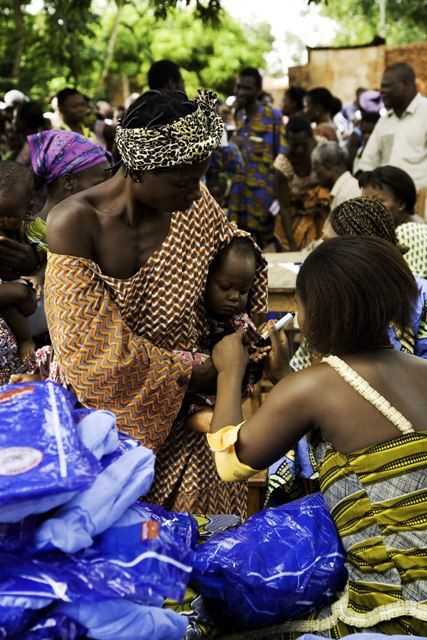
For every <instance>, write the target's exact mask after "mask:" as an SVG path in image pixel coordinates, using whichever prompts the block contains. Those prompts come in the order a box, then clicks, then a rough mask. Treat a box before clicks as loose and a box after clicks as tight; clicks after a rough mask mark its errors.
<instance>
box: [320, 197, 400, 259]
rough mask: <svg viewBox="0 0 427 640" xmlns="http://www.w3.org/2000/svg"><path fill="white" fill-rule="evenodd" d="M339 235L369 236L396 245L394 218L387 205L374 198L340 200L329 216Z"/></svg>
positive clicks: (333, 227)
mask: <svg viewBox="0 0 427 640" xmlns="http://www.w3.org/2000/svg"><path fill="white" fill-rule="evenodd" d="M329 222H330V224H331V227H332V229H333V230H334V231H335V233H336V234H337V235H339V236H371V237H374V238H382V239H383V240H387V241H388V242H391V244H394V246H395V247H397V246H398V241H397V238H396V232H395V230H394V220H393V216H392V215H391V213H390V211H389V210H388V209H387V207H386V206H385V205H384V204H383V203H382V202H379V200H375V199H374V198H363V197H359V198H353V199H352V200H347V201H346V202H342V203H341V204H340V205H338V207H335V209H333V210H332V212H331V214H330V216H329Z"/></svg>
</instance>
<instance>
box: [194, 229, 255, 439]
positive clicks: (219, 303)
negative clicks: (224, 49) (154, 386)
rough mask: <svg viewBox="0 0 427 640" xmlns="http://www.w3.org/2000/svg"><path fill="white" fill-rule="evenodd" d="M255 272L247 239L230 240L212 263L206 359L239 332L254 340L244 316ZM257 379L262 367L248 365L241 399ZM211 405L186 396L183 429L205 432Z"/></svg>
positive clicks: (210, 400) (251, 326)
mask: <svg viewBox="0 0 427 640" xmlns="http://www.w3.org/2000/svg"><path fill="white" fill-rule="evenodd" d="M255 269H256V257H255V251H254V248H253V245H252V243H251V241H250V240H249V238H247V237H237V238H234V239H233V240H232V241H231V242H230V243H229V244H228V245H227V246H226V247H224V248H223V249H221V250H220V251H219V252H218V253H217V255H216V256H215V258H214V259H213V261H212V263H211V265H210V268H209V273H208V278H207V282H206V289H205V296H204V303H205V310H206V314H207V316H208V326H209V333H208V335H207V336H206V337H205V339H204V340H203V345H202V350H203V351H204V352H205V353H206V354H207V355H210V354H211V353H212V349H213V348H214V346H215V345H216V343H217V342H219V341H220V340H221V339H222V338H223V337H224V336H226V335H229V334H230V333H234V332H235V331H238V330H239V329H243V330H244V331H245V332H246V333H247V336H248V339H249V341H250V342H253V341H254V340H256V338H257V337H258V334H257V331H256V327H255V325H254V323H253V322H252V320H251V317H250V315H249V313H248V306H249V302H250V291H251V286H252V283H253V280H254V277H255ZM261 375H262V365H261V366H260V364H257V363H256V362H252V363H250V365H249V367H248V371H247V374H246V377H245V380H244V387H245V388H244V389H243V396H244V397H245V396H248V395H251V393H252V391H253V387H254V384H255V383H256V382H257V381H258V380H259V379H260V377H261ZM214 405H215V396H211V395H208V396H205V395H202V394H195V393H187V395H186V397H185V400H184V405H183V411H184V412H186V414H187V416H188V417H187V426H189V427H190V428H192V429H195V430H196V431H203V432H207V431H209V430H210V423H211V421H212V414H213V407H214Z"/></svg>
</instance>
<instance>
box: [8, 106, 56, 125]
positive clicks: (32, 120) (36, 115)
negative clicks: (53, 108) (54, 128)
mask: <svg viewBox="0 0 427 640" xmlns="http://www.w3.org/2000/svg"><path fill="white" fill-rule="evenodd" d="M16 115H17V117H18V118H19V119H20V120H23V121H24V122H25V123H26V124H27V126H28V128H29V129H31V130H34V131H37V130H38V129H42V128H44V129H49V122H48V120H47V119H46V118H45V117H44V115H43V109H42V107H41V105H39V104H38V103H37V102H23V103H22V104H19V105H18V106H17V107H16Z"/></svg>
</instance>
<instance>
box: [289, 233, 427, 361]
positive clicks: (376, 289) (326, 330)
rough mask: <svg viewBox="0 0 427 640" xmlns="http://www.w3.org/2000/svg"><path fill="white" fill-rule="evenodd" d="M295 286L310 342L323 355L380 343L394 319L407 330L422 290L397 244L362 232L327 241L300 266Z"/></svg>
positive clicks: (401, 332)
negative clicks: (419, 290) (360, 234)
mask: <svg viewBox="0 0 427 640" xmlns="http://www.w3.org/2000/svg"><path fill="white" fill-rule="evenodd" d="M296 288H297V294H298V295H299V297H300V299H301V302H302V304H303V305H304V312H305V324H304V333H305V336H306V338H307V342H308V344H309V347H310V349H311V350H312V351H313V352H315V353H318V354H319V355H328V354H334V355H345V354H349V353H358V352H361V351H366V350H369V349H372V348H375V347H379V346H382V345H384V340H385V339H387V330H388V327H389V326H390V325H393V327H394V328H395V329H396V330H397V331H398V332H399V334H400V335H402V336H404V335H405V333H406V332H407V329H408V327H410V326H411V316H412V308H413V305H414V303H415V301H416V298H417V296H418V288H417V285H416V281H415V278H414V276H413V274H412V273H411V270H410V269H409V267H408V265H407V264H406V262H405V260H404V259H403V257H402V255H401V254H400V252H399V251H398V249H397V248H396V247H393V246H392V245H391V244H390V243H389V242H387V241H385V240H380V239H379V238H371V237H364V236H352V237H345V238H332V239H331V240H327V241H326V242H323V243H322V244H321V245H320V246H319V247H317V248H316V249H315V250H314V251H313V252H312V253H311V254H310V255H309V256H308V257H307V258H306V260H305V261H304V263H303V265H302V266H301V269H300V271H299V273H298V276H297V284H296Z"/></svg>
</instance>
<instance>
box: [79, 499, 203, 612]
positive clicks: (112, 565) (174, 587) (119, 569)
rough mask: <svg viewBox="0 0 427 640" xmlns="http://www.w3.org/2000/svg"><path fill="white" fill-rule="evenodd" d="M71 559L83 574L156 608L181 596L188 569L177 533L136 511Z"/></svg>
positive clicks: (189, 562)
mask: <svg viewBox="0 0 427 640" xmlns="http://www.w3.org/2000/svg"><path fill="white" fill-rule="evenodd" d="M165 514H166V515H167V512H165ZM171 515H175V514H171ZM165 520H166V516H165ZM72 558H73V559H74V560H75V561H76V563H77V564H78V565H79V568H80V571H81V572H82V574H83V575H84V574H85V573H86V574H87V575H92V574H94V575H96V576H97V579H98V580H100V579H101V580H102V581H103V583H104V584H108V585H112V587H113V588H116V589H117V588H120V590H121V592H122V595H125V596H126V597H128V598H131V599H132V600H135V601H138V602H141V603H142V604H156V605H160V606H161V604H162V603H163V601H164V599H165V598H171V599H173V600H178V601H179V600H181V599H182V598H183V596H184V592H185V589H186V587H187V584H188V581H189V579H190V575H191V571H192V567H193V552H192V551H191V549H190V548H189V547H188V546H187V545H186V544H185V542H184V541H183V539H182V532H181V536H180V535H179V534H177V533H173V532H172V530H171V529H170V527H166V526H164V525H163V524H159V522H158V521H156V520H154V519H153V518H152V517H151V516H150V514H149V512H148V513H147V512H144V511H143V510H140V509H138V508H137V507H131V508H130V509H128V510H127V511H126V512H125V514H124V515H123V516H122V518H120V520H118V521H117V522H116V523H115V524H114V526H113V527H110V528H109V529H107V530H106V531H104V533H102V534H101V535H99V536H97V537H96V538H95V539H94V542H93V545H92V546H91V547H90V548H89V549H86V550H85V551H81V552H80V553H78V554H75V555H74V556H72ZM98 590H100V589H98ZM119 595H120V594H119Z"/></svg>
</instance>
